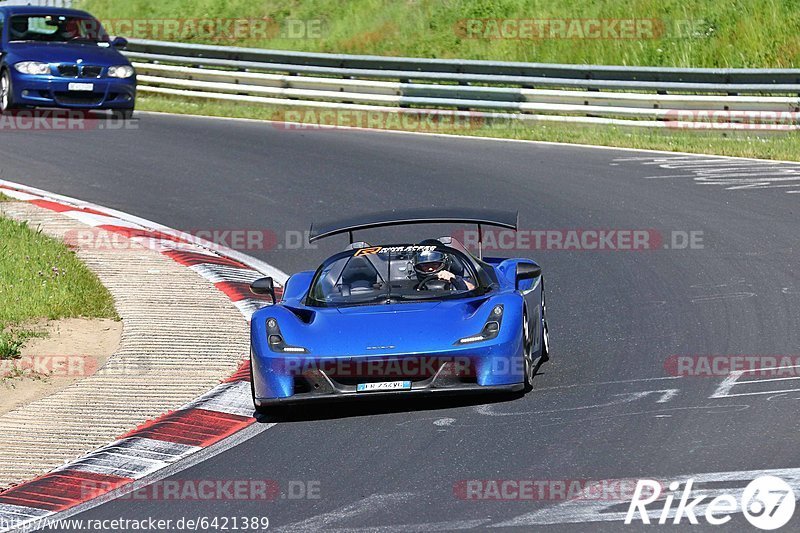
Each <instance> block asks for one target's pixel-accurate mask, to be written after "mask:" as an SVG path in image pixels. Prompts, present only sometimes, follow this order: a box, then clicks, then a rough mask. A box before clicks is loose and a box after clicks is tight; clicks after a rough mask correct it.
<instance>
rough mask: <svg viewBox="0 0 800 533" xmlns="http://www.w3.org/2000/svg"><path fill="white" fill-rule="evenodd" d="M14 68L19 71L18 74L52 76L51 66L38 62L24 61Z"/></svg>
mask: <svg viewBox="0 0 800 533" xmlns="http://www.w3.org/2000/svg"><path fill="white" fill-rule="evenodd" d="M14 68H15V69H17V72H21V73H23V74H36V75H39V76H44V75H47V74H50V65H48V64H47V63H40V62H38V61H23V62H21V63H17V64H16V65H14Z"/></svg>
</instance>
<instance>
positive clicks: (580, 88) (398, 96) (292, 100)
mask: <svg viewBox="0 0 800 533" xmlns="http://www.w3.org/2000/svg"><path fill="white" fill-rule="evenodd" d="M126 54H127V55H128V56H129V57H130V59H131V60H132V61H133V62H134V65H135V66H136V68H137V71H138V73H139V77H138V79H139V86H140V90H141V91H144V92H152V93H162V94H172V95H177V96H188V97H197V98H211V99H220V100H232V101H243V102H252V103H263V104H272V105H286V106H304V107H328V108H342V109H359V110H360V109H373V110H393V111H397V110H398V108H400V109H403V110H404V112H407V113H413V112H420V111H421V110H431V109H437V110H446V109H449V110H452V113H454V114H471V115H475V114H476V113H477V114H479V115H481V116H487V117H494V118H513V119H521V120H560V121H571V122H593V123H614V124H616V123H619V124H630V125H637V126H655V127H659V126H660V127H663V126H665V125H667V124H668V123H674V122H675V121H676V120H683V121H688V122H691V121H695V120H700V121H702V120H707V119H709V114H707V113H702V112H699V111H714V112H716V114H717V116H716V117H715V118H714V120H715V121H716V122H717V127H719V122H723V123H727V124H728V125H730V126H731V127H733V128H736V127H737V124H738V126H740V127H741V126H742V125H743V124H746V123H759V124H780V125H781V129H795V128H796V127H797V126H796V121H797V116H796V113H798V111H800V98H798V95H800V70H794V69H791V70H790V69H772V70H755V69H677V68H656V67H618V66H596V65H552V64H540V63H510V62H490V61H456V60H445V59H415V58H404V57H382V56H354V55H342V54H320V53H304V52H291V51H280V50H261V49H253V48H237V47H220V46H210V45H199V44H185V43H169V42H161V41H149V40H131V41H130V43H129V46H128V49H127V51H126ZM720 117H722V118H721V119H720Z"/></svg>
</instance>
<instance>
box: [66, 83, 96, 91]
mask: <svg viewBox="0 0 800 533" xmlns="http://www.w3.org/2000/svg"><path fill="white" fill-rule="evenodd" d="M67 89H69V90H70V91H94V83H70V84H69V86H67Z"/></svg>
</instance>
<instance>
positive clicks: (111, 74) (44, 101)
mask: <svg viewBox="0 0 800 533" xmlns="http://www.w3.org/2000/svg"><path fill="white" fill-rule="evenodd" d="M0 29H2V32H1V35H0V53H2V56H0V113H5V112H7V111H8V110H10V109H13V108H14V107H22V106H26V107H60V108H70V109H83V110H88V109H110V110H112V113H113V114H114V115H115V116H117V117H120V118H124V119H128V118H131V117H132V116H133V109H134V107H135V105H136V72H135V71H134V69H133V67H132V66H131V63H130V61H128V59H127V58H125V56H123V55H122V54H121V53H120V52H119V51H118V50H117V49H118V48H124V47H125V46H126V45H127V41H126V40H125V39H123V38H121V37H118V38H116V39H114V40H113V41H112V40H110V39H109V36H108V35H107V34H106V32H105V30H104V29H103V26H102V25H101V24H100V22H99V21H98V20H97V19H95V18H94V17H92V16H91V15H90V14H89V13H86V12H85V11H77V10H73V9H60V8H53V7H31V6H8V7H0Z"/></svg>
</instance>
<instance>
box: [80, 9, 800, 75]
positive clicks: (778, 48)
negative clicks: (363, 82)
mask: <svg viewBox="0 0 800 533" xmlns="http://www.w3.org/2000/svg"><path fill="white" fill-rule="evenodd" d="M76 5H77V6H78V7H80V8H84V9H87V10H89V11H91V12H92V13H93V14H94V15H96V16H97V17H99V18H100V19H101V21H102V22H103V23H104V25H105V26H106V27H107V28H108V30H109V32H110V33H116V32H115V29H119V30H121V32H122V33H123V34H125V36H128V37H138V38H151V39H160V40H165V41H183V42H196V43H210V44H221V45H232V46H254V47H259V48H274V49H287V50H297V51H310V52H331V53H350V54H378V55H392V56H411V57H435V58H463V59H489V60H497V61H535V62H545V63H581V64H587V63H588V64H612V65H654V66H672V67H750V68H772V67H774V68H791V67H793V66H795V65H797V64H798V61H799V60H800V36H799V35H800V34H799V33H798V31H797V29H798V27H800V10H798V9H797V0H730V1H727V2H713V1H710V0H632V1H629V2H620V1H619V0H592V1H591V2H587V1H585V0H559V1H558V2H553V1H551V0H446V1H444V0H406V1H404V2H398V1H396V0H348V1H347V2H342V1H341V0H302V1H292V2H254V1H252V0H192V1H191V2H187V1H186V0H159V1H158V2H153V1H152V0H79V1H78V2H76ZM264 17H266V18H268V19H269V20H270V21H271V24H270V25H269V27H268V28H267V31H264V29H263V27H261V28H260V29H259V28H258V27H256V26H253V28H254V29H247V28H248V27H249V26H247V25H246V24H245V25H244V28H245V29H244V30H239V31H230V30H227V29H225V28H224V27H222V25H214V24H213V23H212V25H211V26H208V27H207V29H206V30H205V31H203V29H202V27H201V26H200V25H199V23H200V21H202V20H205V21H209V20H212V21H213V20H220V19H233V20H239V21H243V22H246V21H247V20H254V19H263V18H264ZM243 19H246V20H243ZM509 19H510V24H509V23H508V22H507V25H506V26H505V27H503V26H500V25H499V24H497V21H508V20H509ZM517 21H520V22H517ZM524 21H529V22H528V23H527V24H528V25H529V26H531V27H532V28H533V29H535V31H533V29H532V30H529V31H528V32H527V33H525V31H524V27H525V24H526V22H524ZM581 21H584V22H587V21H596V22H598V23H601V24H605V27H606V28H607V30H609V31H606V30H603V31H602V33H597V32H595V33H592V32H591V31H584V30H587V29H589V28H588V27H587V26H584V25H583V23H582V22H581ZM133 23H135V24H133ZM167 23H169V24H167ZM576 23H577V24H576ZM623 25H628V26H629V27H631V28H634V31H625V30H624V29H623ZM131 28H134V29H133V30H132V29H131ZM518 28H519V29H520V30H521V31H520V32H519V33H517V31H516V30H517V29H518ZM617 30H620V31H617ZM125 32H127V33H125Z"/></svg>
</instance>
